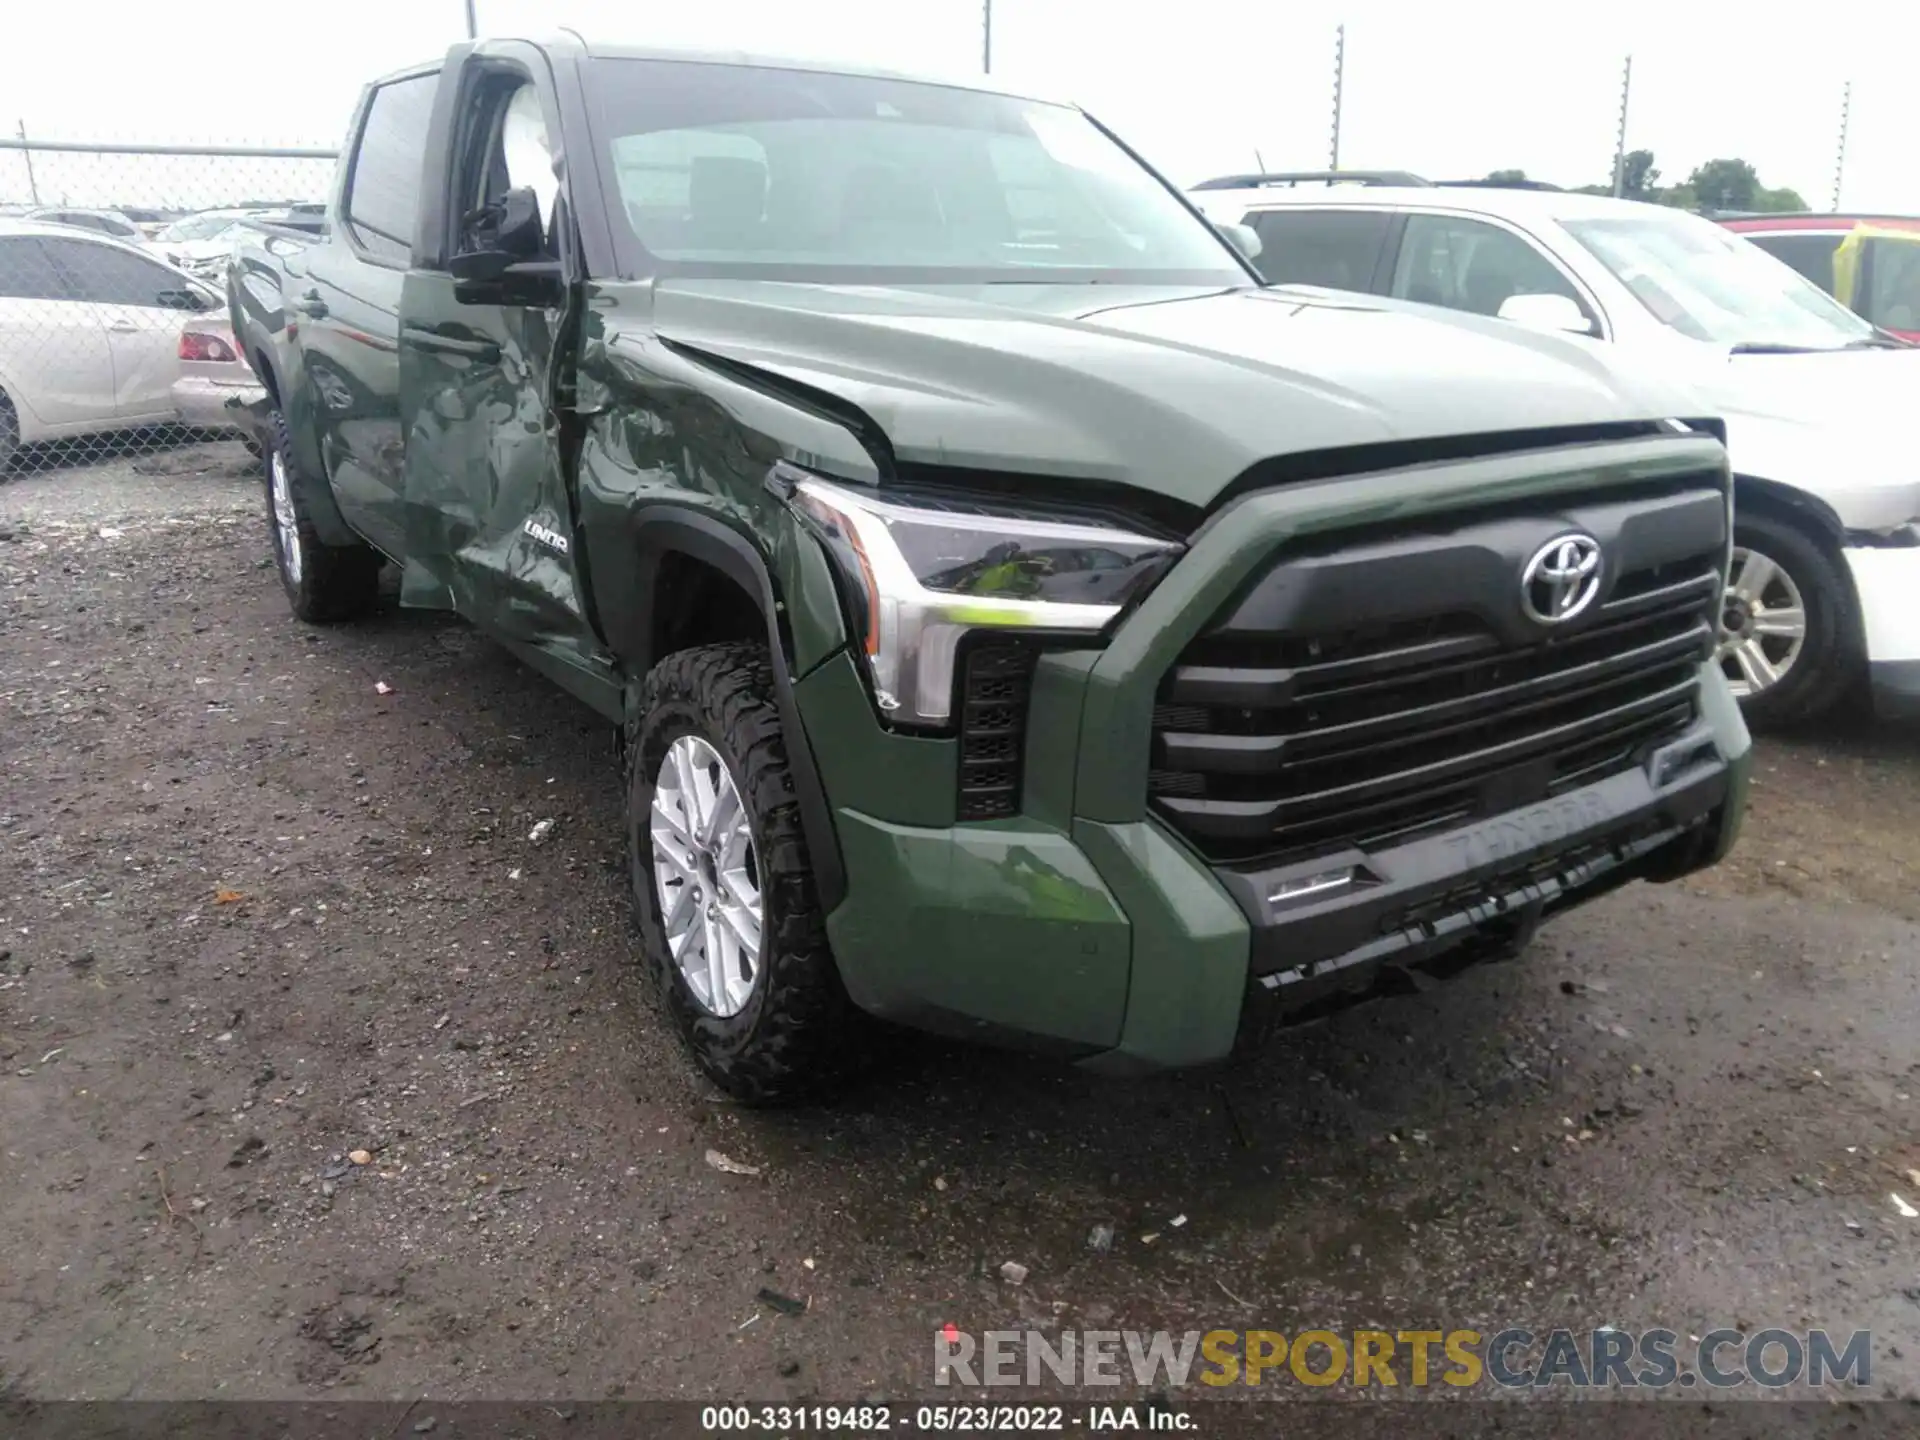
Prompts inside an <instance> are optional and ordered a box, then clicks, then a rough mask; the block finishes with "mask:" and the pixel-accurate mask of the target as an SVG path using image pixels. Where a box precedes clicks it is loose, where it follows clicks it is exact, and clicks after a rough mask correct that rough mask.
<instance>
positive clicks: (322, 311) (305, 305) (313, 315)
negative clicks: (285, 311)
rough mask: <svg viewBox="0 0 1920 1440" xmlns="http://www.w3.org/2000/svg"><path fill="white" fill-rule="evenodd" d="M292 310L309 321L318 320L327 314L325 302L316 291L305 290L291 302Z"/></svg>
mask: <svg viewBox="0 0 1920 1440" xmlns="http://www.w3.org/2000/svg"><path fill="white" fill-rule="evenodd" d="M293 308H294V309H296V310H298V311H299V312H300V313H301V314H302V315H305V316H307V317H308V318H309V319H313V320H319V319H321V318H322V317H324V316H325V315H326V313H327V302H326V301H324V300H322V299H321V298H320V292H319V291H318V290H307V291H303V292H302V293H301V296H300V298H299V299H298V300H296V301H294V302H293Z"/></svg>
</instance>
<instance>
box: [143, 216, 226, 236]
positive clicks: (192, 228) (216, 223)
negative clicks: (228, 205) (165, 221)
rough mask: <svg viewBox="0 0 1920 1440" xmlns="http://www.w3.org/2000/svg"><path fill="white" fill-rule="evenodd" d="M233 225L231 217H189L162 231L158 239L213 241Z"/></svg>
mask: <svg viewBox="0 0 1920 1440" xmlns="http://www.w3.org/2000/svg"><path fill="white" fill-rule="evenodd" d="M232 224H233V216H231V215H189V216H188V217H187V218H186V219H184V220H176V221H174V222H173V224H171V225H169V226H167V228H166V229H164V230H162V231H161V232H160V234H159V235H158V236H156V237H155V238H156V239H160V240H172V241H186V240H211V239H212V238H213V237H214V236H215V235H218V234H220V233H221V232H222V231H223V230H226V229H227V228H228V227H229V226H231V225H232Z"/></svg>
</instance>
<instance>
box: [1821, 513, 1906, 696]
mask: <svg viewBox="0 0 1920 1440" xmlns="http://www.w3.org/2000/svg"><path fill="white" fill-rule="evenodd" d="M1909 528H1910V529H1911V528H1912V527H1909ZM1840 553H1841V554H1842V555H1844V556H1845V557H1846V561H1847V569H1848V571H1849V572H1850V573H1851V574H1852V576H1853V589H1854V594H1855V595H1856V596H1857V597H1858V599H1859V602H1860V625H1861V633H1862V638H1863V639H1864V641H1865V643H1866V653H1867V678H1868V681H1869V682H1870V683H1871V685H1872V687H1873V708H1874V712H1875V713H1876V714H1877V715H1879V716H1880V717H1881V718H1883V719H1889V720H1906V719H1915V718H1920V544H1912V545H1849V546H1848V547H1846V548H1845V549H1844V550H1842V551H1841V552H1840Z"/></svg>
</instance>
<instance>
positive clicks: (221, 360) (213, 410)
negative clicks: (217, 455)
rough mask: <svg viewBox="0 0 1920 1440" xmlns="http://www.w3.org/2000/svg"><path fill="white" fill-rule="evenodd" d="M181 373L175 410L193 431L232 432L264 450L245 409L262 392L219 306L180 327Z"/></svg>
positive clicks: (250, 446)
mask: <svg viewBox="0 0 1920 1440" xmlns="http://www.w3.org/2000/svg"><path fill="white" fill-rule="evenodd" d="M179 356H180V378H179V379H177V380H175V381H174V382H173V408H174V414H175V416H176V417H177V418H178V420H179V421H180V423H181V424H182V425H186V426H189V427H191V428H193V429H195V430H212V431H228V430H231V431H237V432H238V433H239V434H240V436H241V439H242V440H243V441H244V442H245V443H246V445H247V448H248V449H250V450H252V451H253V452H254V453H255V454H263V453H264V451H263V450H262V448H261V444H260V441H259V438H258V436H257V435H256V434H255V427H254V422H253V418H252V415H251V413H250V408H249V407H252V406H254V405H256V404H257V403H258V402H259V401H260V400H261V399H262V398H263V397H264V396H265V394H266V391H265V389H264V388H263V387H262V386H261V384H260V379H259V377H258V376H256V375H255V374H254V373H253V371H252V370H251V369H250V368H249V367H248V365H247V362H246V361H245V360H243V359H241V358H240V344H239V342H238V341H237V340H235V339H234V336H233V325H232V322H231V321H230V320H229V319H228V317H227V315H226V313H225V311H224V309H222V310H220V311H209V312H208V313H206V314H200V315H194V316H192V317H191V318H190V319H188V320H187V322H186V323H185V324H184V325H183V326H182V327H181V329H180V341H179Z"/></svg>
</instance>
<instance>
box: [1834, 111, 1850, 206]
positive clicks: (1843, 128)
mask: <svg viewBox="0 0 1920 1440" xmlns="http://www.w3.org/2000/svg"><path fill="white" fill-rule="evenodd" d="M1852 110H1853V82H1852V81H1851V80H1849V81H1847V85H1846V88H1845V89H1844V90H1842V91H1841V92H1840V153H1839V154H1838V155H1837V156H1835V157H1834V161H1833V208H1834V209H1835V210H1836V211H1838V210H1839V208H1840V177H1841V176H1843V175H1845V174H1846V171H1847V116H1848V115H1849V114H1850V113H1851V111H1852Z"/></svg>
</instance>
